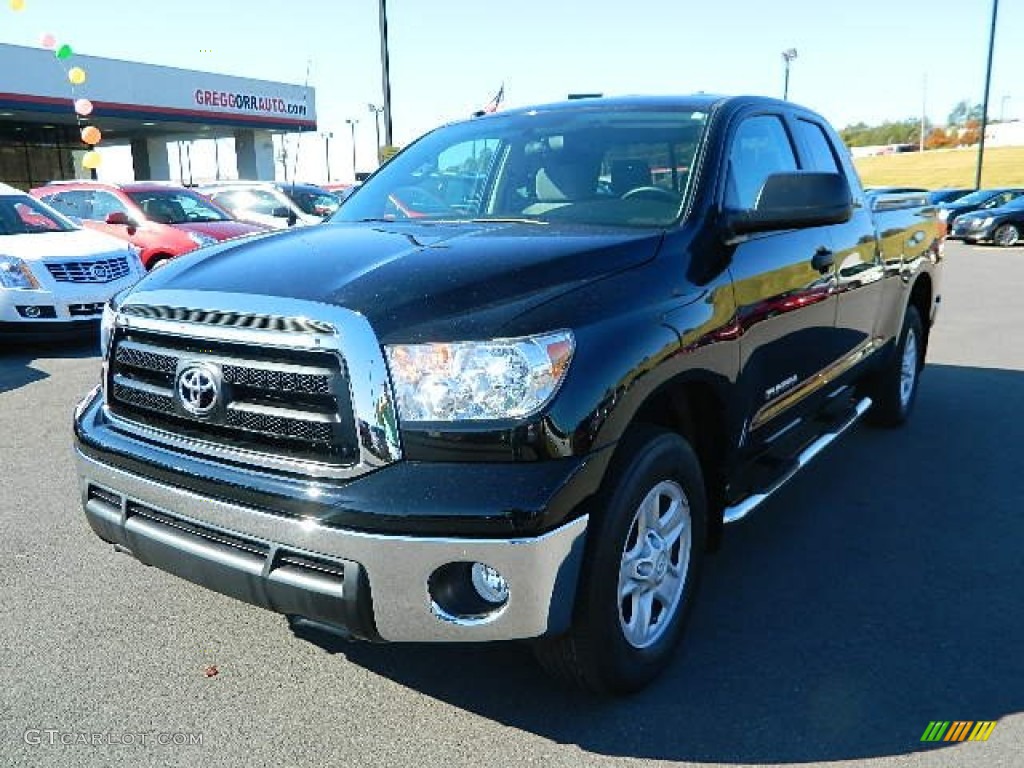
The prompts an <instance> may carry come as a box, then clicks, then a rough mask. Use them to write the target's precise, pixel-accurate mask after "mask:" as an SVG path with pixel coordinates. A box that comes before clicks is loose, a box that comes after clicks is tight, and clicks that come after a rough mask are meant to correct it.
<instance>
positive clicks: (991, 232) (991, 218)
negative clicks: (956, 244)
mask: <svg viewBox="0 0 1024 768" xmlns="http://www.w3.org/2000/svg"><path fill="white" fill-rule="evenodd" d="M1022 235H1024V196H1022V197H1017V198H1015V199H1013V200H1011V201H1010V202H1008V203H1007V204H1006V205H1002V206H1000V207H999V208H990V209H988V210H984V211H974V212H972V213H965V214H962V215H960V216H957V218H956V225H955V226H954V229H953V237H955V238H957V239H959V240H963V241H964V242H967V243H981V242H991V243H995V244H996V245H1001V246H1004V247H1010V246H1014V245H1021V243H1022V239H1021V238H1022Z"/></svg>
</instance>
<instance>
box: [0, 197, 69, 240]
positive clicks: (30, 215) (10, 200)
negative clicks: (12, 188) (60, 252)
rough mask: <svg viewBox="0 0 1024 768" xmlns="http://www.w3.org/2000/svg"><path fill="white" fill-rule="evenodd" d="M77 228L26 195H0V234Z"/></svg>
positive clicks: (36, 232) (59, 230)
mask: <svg viewBox="0 0 1024 768" xmlns="http://www.w3.org/2000/svg"><path fill="white" fill-rule="evenodd" d="M76 229H78V227H76V226H75V225H74V224H72V223H71V221H70V220H68V219H66V218H64V217H63V216H61V215H60V214H59V213H57V212H56V211H55V210H53V209H52V208H50V207H49V206H48V205H45V204H44V203H41V202H39V201H38V200H36V199H35V198H34V197H29V196H28V195H4V196H2V197H0V235H36V234H39V233H41V232H72V231H74V230H76Z"/></svg>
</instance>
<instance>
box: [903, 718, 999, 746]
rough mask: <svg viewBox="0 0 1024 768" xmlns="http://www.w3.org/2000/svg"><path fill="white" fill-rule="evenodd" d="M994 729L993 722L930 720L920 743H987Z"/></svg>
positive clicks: (994, 724) (994, 723)
mask: <svg viewBox="0 0 1024 768" xmlns="http://www.w3.org/2000/svg"><path fill="white" fill-rule="evenodd" d="M995 727H996V721H995V720H978V721H977V722H975V721H974V720H954V721H953V722H950V721H949V720H932V721H931V722H930V723H928V727H927V728H925V729H924V734H923V735H922V736H921V741H988V737H989V736H991V735H992V731H993V730H994V729H995Z"/></svg>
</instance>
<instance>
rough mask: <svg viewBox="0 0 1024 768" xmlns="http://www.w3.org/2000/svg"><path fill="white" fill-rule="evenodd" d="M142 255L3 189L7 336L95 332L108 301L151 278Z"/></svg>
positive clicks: (0, 297)
mask: <svg viewBox="0 0 1024 768" xmlns="http://www.w3.org/2000/svg"><path fill="white" fill-rule="evenodd" d="M138 254H139V252H138V249H137V248H135V247H134V246H132V245H129V244H128V243H125V242H123V241H121V240H118V239H117V238H114V237H110V236H109V235H105V234H101V233H99V232H92V231H90V230H87V229H83V228H82V227H80V226H78V225H77V224H75V223H74V222H72V221H71V220H70V219H68V218H66V217H65V216H62V215H61V214H60V213H59V212H57V211H55V210H54V209H53V208H51V207H50V206H48V205H46V204H45V203H43V202H41V201H39V200H36V199H35V198H34V197H31V196H29V195H27V194H25V193H24V192H22V191H21V190H18V189H15V188H14V187H9V186H7V185H6V184H0V337H3V338H8V337H18V338H21V337H30V336H42V337H45V336H48V335H52V334H54V333H56V332H64V331H76V330H80V329H83V328H84V329H88V328H95V327H96V325H97V321H98V320H99V319H100V316H101V314H102V312H103V306H104V305H105V304H106V303H107V301H108V300H109V299H110V298H111V297H112V296H113V295H114V294H115V293H117V292H118V291H121V290H124V289H125V288H128V287H130V286H131V285H132V284H133V283H135V282H136V281H137V280H139V278H141V277H142V276H143V275H144V274H145V269H144V268H143V266H142V262H141V261H140V260H139V255H138Z"/></svg>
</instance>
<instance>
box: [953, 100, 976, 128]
mask: <svg viewBox="0 0 1024 768" xmlns="http://www.w3.org/2000/svg"><path fill="white" fill-rule="evenodd" d="M983 109H984V108H983V107H982V105H981V104H975V105H974V106H973V107H972V106H971V105H970V102H968V101H967V100H966V99H964V100H961V101H958V102H957V103H956V106H954V107H953V111H952V112H950V113H949V124H950V125H955V126H958V127H964V126H966V125H967V123H968V121H970V120H977V121H979V122H980V121H981V114H982V111H983Z"/></svg>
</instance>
